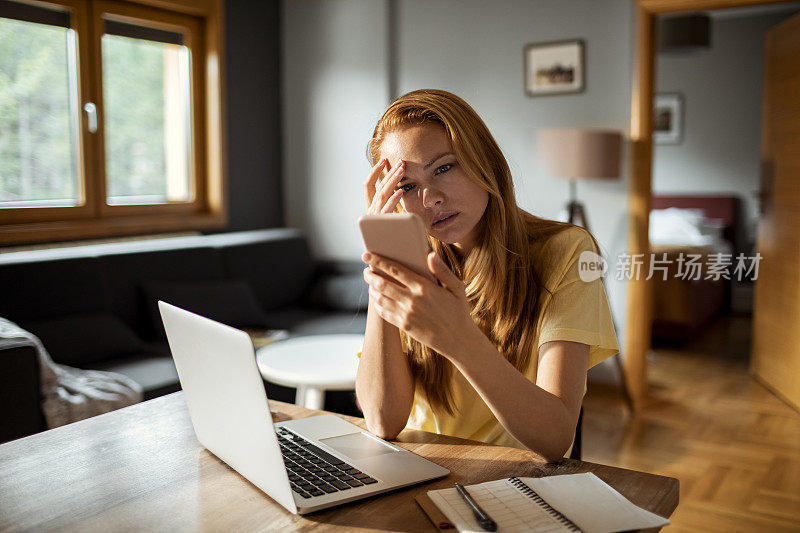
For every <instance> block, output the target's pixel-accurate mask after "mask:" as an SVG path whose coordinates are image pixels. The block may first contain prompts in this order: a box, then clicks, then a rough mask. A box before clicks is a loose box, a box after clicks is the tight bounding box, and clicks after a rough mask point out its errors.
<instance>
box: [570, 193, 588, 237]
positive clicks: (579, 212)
mask: <svg viewBox="0 0 800 533" xmlns="http://www.w3.org/2000/svg"><path fill="white" fill-rule="evenodd" d="M567 222H569V223H570V224H575V225H576V226H580V227H582V228H584V229H586V230H589V220H588V219H587V218H586V209H585V208H584V207H583V204H582V203H580V202H578V201H577V200H572V201H570V202H569V203H568V204H567Z"/></svg>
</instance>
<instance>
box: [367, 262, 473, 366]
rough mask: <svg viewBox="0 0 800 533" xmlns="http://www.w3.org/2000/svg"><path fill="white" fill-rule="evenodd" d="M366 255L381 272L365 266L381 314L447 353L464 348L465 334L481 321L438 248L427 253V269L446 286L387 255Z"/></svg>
mask: <svg viewBox="0 0 800 533" xmlns="http://www.w3.org/2000/svg"><path fill="white" fill-rule="evenodd" d="M362 259H363V260H364V262H365V263H367V264H368V265H370V266H371V267H372V268H374V269H377V270H379V271H380V274H378V273H376V272H374V271H373V270H371V269H370V268H366V269H364V279H365V280H366V282H367V283H368V284H369V295H370V298H371V299H372V301H373V304H374V305H375V308H376V310H377V311H378V314H379V315H380V317H381V318H383V319H384V320H386V321H387V322H389V323H391V324H394V325H395V326H397V327H398V328H400V329H401V330H403V331H405V332H406V333H408V334H409V335H410V336H411V337H413V338H414V339H416V340H418V341H419V342H421V343H422V344H425V345H426V346H429V347H430V348H433V349H434V350H436V351H437V352H439V353H440V354H442V355H444V356H445V357H448V358H452V357H453V356H455V354H458V353H460V352H461V351H462V347H461V343H462V341H463V340H464V339H465V338H468V336H467V335H466V333H467V332H468V331H469V328H477V325H476V324H475V322H473V320H472V317H471V316H470V306H469V303H468V302H467V297H466V294H465V292H464V284H463V283H462V282H461V280H460V279H458V277H457V276H456V275H455V274H453V271H452V270H450V269H449V268H447V265H445V264H444V261H442V259H441V258H440V257H439V256H438V255H436V253H434V252H431V253H429V254H428V269H429V270H430V271H431V273H432V274H433V275H434V277H435V278H436V279H438V280H439V282H440V283H441V286H439V285H437V284H436V283H435V282H434V281H432V280H430V279H428V278H426V277H424V276H421V275H419V274H417V273H416V272H414V271H412V270H410V269H408V268H406V267H404V266H403V265H401V264H400V263H398V262H396V261H392V260H390V259H387V258H385V257H383V256H379V255H377V254H373V253H369V252H367V253H365V254H364V255H363V256H362Z"/></svg>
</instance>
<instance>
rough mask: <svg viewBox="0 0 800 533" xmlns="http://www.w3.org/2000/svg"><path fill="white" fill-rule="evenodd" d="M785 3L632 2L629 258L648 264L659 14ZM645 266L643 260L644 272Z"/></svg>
mask: <svg viewBox="0 0 800 533" xmlns="http://www.w3.org/2000/svg"><path fill="white" fill-rule="evenodd" d="M783 1H785V0H634V2H635V6H636V41H635V49H634V64H633V73H632V74H633V85H632V91H631V129H630V135H631V150H630V185H629V187H628V205H629V223H628V253H629V254H630V255H631V256H634V255H635V254H643V255H642V257H644V258H646V259H649V256H650V241H649V238H648V232H649V219H650V205H651V196H652V166H653V142H652V135H651V132H652V131H653V90H654V88H655V82H654V80H655V76H654V74H655V73H654V65H655V53H656V44H655V37H656V36H655V22H656V17H657V16H658V15H662V14H665V13H678V12H681V11H684V12H696V11H708V10H712V9H726V8H732V7H746V6H756V5H766V4H776V3H780V2H783ZM648 265H649V262H648V261H647V260H645V265H644V266H645V267H647V266H648ZM644 277H645V276H638V278H639V279H636V278H634V279H632V280H630V281H629V282H628V283H627V296H626V311H627V312H626V319H625V345H624V351H623V354H624V355H625V357H624V359H623V366H624V369H625V379H626V382H627V386H628V391H629V392H630V395H631V398H632V399H633V404H634V408H635V409H639V408H640V407H641V406H642V402H643V401H644V399H645V398H646V396H647V352H648V351H649V350H650V341H651V326H652V315H651V311H652V308H651V302H652V288H651V286H650V283H649V282H648V281H647V280H645V279H643V278H644Z"/></svg>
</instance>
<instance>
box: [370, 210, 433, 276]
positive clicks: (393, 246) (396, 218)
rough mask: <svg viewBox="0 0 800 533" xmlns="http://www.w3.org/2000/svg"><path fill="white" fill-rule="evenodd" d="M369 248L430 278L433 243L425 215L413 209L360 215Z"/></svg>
mask: <svg viewBox="0 0 800 533" xmlns="http://www.w3.org/2000/svg"><path fill="white" fill-rule="evenodd" d="M358 226H359V228H360V229H361V236H362V237H363V239H364V246H365V247H366V248H367V251H369V252H372V253H374V254H378V255H382V256H383V257H386V258H387V259H391V260H393V261H397V262H398V263H400V264H402V265H403V266H406V267H408V268H410V269H411V270H413V271H414V272H416V273H417V274H420V275H421V276H425V277H426V278H428V279H431V280H433V279H434V278H433V274H431V271H430V270H429V269H428V252H430V246H429V244H428V238H427V237H426V236H425V225H424V224H423V223H422V219H421V218H420V217H419V216H418V215H415V214H413V213H393V214H386V215H364V216H362V217H361V218H359V219H358Z"/></svg>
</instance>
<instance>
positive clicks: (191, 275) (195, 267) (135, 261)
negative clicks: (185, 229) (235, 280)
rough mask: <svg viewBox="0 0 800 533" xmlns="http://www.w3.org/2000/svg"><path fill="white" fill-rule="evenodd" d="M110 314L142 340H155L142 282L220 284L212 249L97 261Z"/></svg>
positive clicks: (219, 267) (219, 266)
mask: <svg viewBox="0 0 800 533" xmlns="http://www.w3.org/2000/svg"><path fill="white" fill-rule="evenodd" d="M98 260H99V261H100V264H101V267H102V270H103V277H104V281H105V286H106V287H107V290H108V298H109V302H110V304H109V305H110V308H111V311H112V312H113V313H114V314H115V315H117V316H118V317H120V318H122V319H123V320H124V321H125V322H126V323H128V324H130V325H131V327H133V329H134V331H136V332H137V333H138V334H139V335H140V336H141V337H142V338H144V339H151V338H156V337H157V331H158V330H153V329H152V327H151V325H152V321H151V320H150V310H149V308H148V306H147V302H146V300H145V298H143V297H142V290H141V282H142V281H151V280H159V281H205V280H222V279H225V277H226V276H225V274H224V272H223V269H222V261H221V259H220V254H219V251H217V250H216V249H214V248H180V249H175V250H161V251H146V252H132V253H122V254H115V255H107V256H103V257H99V258H98Z"/></svg>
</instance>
